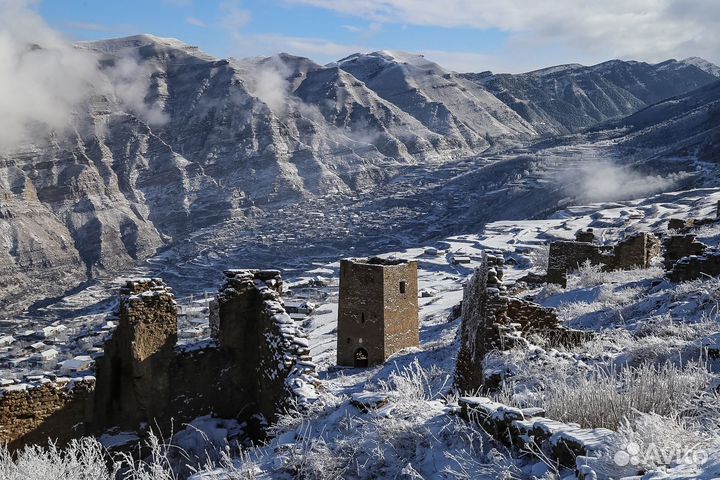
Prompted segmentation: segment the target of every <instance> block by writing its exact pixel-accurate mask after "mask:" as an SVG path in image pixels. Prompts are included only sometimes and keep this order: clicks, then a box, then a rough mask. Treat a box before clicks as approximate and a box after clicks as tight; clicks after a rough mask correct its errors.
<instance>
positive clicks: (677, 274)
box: [667, 250, 720, 283]
mask: <svg viewBox="0 0 720 480" xmlns="http://www.w3.org/2000/svg"><path fill="white" fill-rule="evenodd" d="M718 275H720V251H717V250H713V251H708V252H706V253H705V254H703V255H691V256H687V257H683V258H681V259H680V260H678V261H677V262H675V263H674V264H673V266H672V269H671V270H670V271H669V272H668V274H667V276H668V278H669V279H670V280H671V281H673V282H676V283H679V282H688V281H690V280H698V279H701V278H707V277H717V276H718Z"/></svg>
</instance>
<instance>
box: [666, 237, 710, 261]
mask: <svg viewBox="0 0 720 480" xmlns="http://www.w3.org/2000/svg"><path fill="white" fill-rule="evenodd" d="M696 238H697V237H696V236H695V235H691V234H687V235H669V236H667V237H665V239H664V240H663V247H664V249H665V256H664V261H663V264H664V266H665V270H672V268H673V265H675V262H677V261H678V260H680V259H681V258H683V257H689V256H690V255H702V254H704V253H705V251H706V250H707V248H708V246H707V245H705V244H704V243H702V242H698V241H697V240H696Z"/></svg>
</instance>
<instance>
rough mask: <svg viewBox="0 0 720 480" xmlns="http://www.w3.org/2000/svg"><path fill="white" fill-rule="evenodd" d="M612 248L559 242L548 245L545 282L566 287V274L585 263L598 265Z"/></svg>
mask: <svg viewBox="0 0 720 480" xmlns="http://www.w3.org/2000/svg"><path fill="white" fill-rule="evenodd" d="M611 251H612V247H603V246H600V245H593V244H592V243H586V242H573V241H559V242H552V243H551V244H550V254H549V256H548V271H547V282H548V283H554V284H557V285H560V286H562V287H563V288H565V287H567V274H568V272H569V271H572V270H576V269H577V268H578V267H580V265H582V264H583V263H585V262H586V261H588V260H589V261H590V263H591V264H592V265H600V264H603V263H604V262H606V261H607V257H608V256H609V254H610V252H611Z"/></svg>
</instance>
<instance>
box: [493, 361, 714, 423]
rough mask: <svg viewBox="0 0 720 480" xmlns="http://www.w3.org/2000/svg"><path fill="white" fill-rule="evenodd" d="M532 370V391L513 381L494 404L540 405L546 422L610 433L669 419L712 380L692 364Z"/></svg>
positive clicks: (558, 367) (519, 382) (701, 366)
mask: <svg viewBox="0 0 720 480" xmlns="http://www.w3.org/2000/svg"><path fill="white" fill-rule="evenodd" d="M517 368H518V369H522V367H517ZM530 370H531V371H532V374H533V375H540V376H539V377H536V378H540V380H537V382H538V383H536V384H535V385H534V386H533V387H532V391H527V384H524V383H523V381H522V380H523V379H522V378H517V377H516V378H513V379H512V381H511V382H507V383H506V384H505V385H504V389H503V390H502V391H501V392H500V393H498V395H497V398H498V400H499V401H504V402H509V403H511V404H515V405H517V406H520V407H526V406H541V407H543V408H545V410H546V412H547V415H548V417H549V418H553V419H556V420H560V421H564V422H570V423H578V424H580V425H581V426H583V427H588V428H593V427H604V428H609V429H615V428H617V427H618V426H619V425H621V424H622V423H623V422H624V421H625V420H626V419H631V418H633V417H634V416H636V415H637V414H638V413H656V414H658V415H664V416H667V415H673V414H675V413H677V412H678V411H680V409H681V408H682V406H683V405H685V404H686V403H687V402H688V401H689V400H690V399H692V398H694V397H695V396H697V395H699V394H701V393H702V392H703V391H704V390H705V389H706V388H707V386H708V383H709V381H710V379H711V378H712V374H711V373H710V372H709V371H708V369H707V367H706V365H704V364H700V363H695V362H689V363H687V364H686V365H685V366H682V367H680V366H677V365H675V364H673V363H670V362H667V363H665V364H663V365H660V366H656V365H654V364H650V363H645V364H642V365H640V366H638V367H630V366H625V367H620V368H617V367H615V366H610V367H608V368H601V367H594V368H588V369H586V370H587V371H586V372H583V371H579V370H578V369H577V368H576V367H574V366H573V365H572V364H566V365H565V366H562V365H558V366H557V367H555V366H553V367H552V368H549V367H545V369H544V372H543V373H539V370H540V369H539V368H538V367H537V366H536V367H535V368H534V369H532V368H531V369H530ZM533 370H534V371H533ZM518 389H520V390H518ZM523 389H524V391H523ZM518 393H521V394H518Z"/></svg>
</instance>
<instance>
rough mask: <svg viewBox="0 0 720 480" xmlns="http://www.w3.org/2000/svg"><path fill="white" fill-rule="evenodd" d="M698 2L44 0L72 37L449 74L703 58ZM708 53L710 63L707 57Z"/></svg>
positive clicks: (705, 43)
mask: <svg viewBox="0 0 720 480" xmlns="http://www.w3.org/2000/svg"><path fill="white" fill-rule="evenodd" d="M717 4H720V2H714V4H713V3H712V2H711V3H708V0H682V1H681V0H633V1H632V2H627V1H626V0H603V1H598V0H552V1H546V2H543V1H541V0H512V1H510V0H444V1H442V2H438V1H433V0H415V1H413V0H265V1H261V0H124V1H122V2H119V1H110V0H92V1H91V0H44V1H41V2H40V3H38V4H37V6H36V8H37V9H38V11H39V13H40V14H41V15H42V17H43V18H44V19H45V20H46V21H47V22H48V23H49V24H50V26H52V27H53V28H55V29H57V30H60V31H62V32H63V33H64V34H66V35H67V36H69V37H71V38H72V39H76V40H94V39H102V38H109V37H117V36H126V35H133V34H136V33H151V34H154V35H158V36H162V37H174V38H178V39H180V40H183V41H185V42H187V43H190V44H192V45H197V46H198V47H200V48H201V49H203V50H205V51H207V52H208V53H211V54H213V55H216V56H219V57H227V56H235V57H244V56H256V55H270V54H273V53H277V52H279V51H286V52H289V53H293V54H297V55H303V56H307V57H310V58H312V59H313V60H315V61H317V62H320V63H327V62H330V61H333V60H337V59H339V58H342V57H343V56H346V55H348V54H350V53H354V52H356V51H372V50H381V49H387V50H405V51H412V52H419V53H424V54H425V55H426V56H427V57H428V58H430V59H432V60H435V61H437V62H438V63H440V64H441V65H443V66H445V67H447V68H450V69H453V70H458V71H481V70H488V69H490V70H493V71H512V72H518V71H527V70H530V69H534V68H540V67H544V66H549V65H555V64H561V63H576V62H577V63H585V64H592V63H597V62H600V61H604V60H607V59H610V58H626V59H627V58H633V59H638V60H646V61H661V60H664V59H666V58H672V57H685V56H691V55H699V56H705V57H710V58H708V59H709V60H713V58H712V57H713V55H715V53H714V52H715V51H718V48H717V47H718V44H717V40H718V34H717V32H715V30H718V29H717V28H716V26H717V23H714V22H716V21H717V20H718V19H720V18H719V17H720V8H717ZM715 61H717V60H715Z"/></svg>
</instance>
